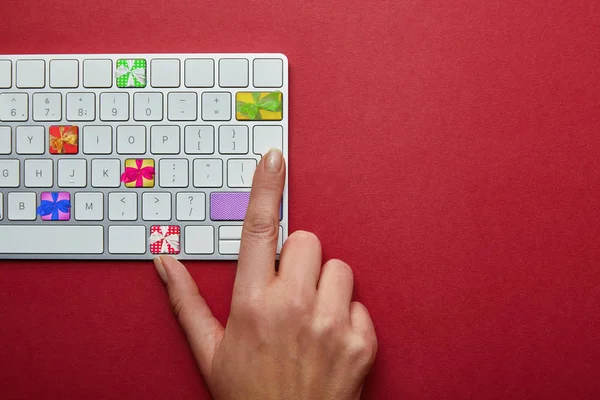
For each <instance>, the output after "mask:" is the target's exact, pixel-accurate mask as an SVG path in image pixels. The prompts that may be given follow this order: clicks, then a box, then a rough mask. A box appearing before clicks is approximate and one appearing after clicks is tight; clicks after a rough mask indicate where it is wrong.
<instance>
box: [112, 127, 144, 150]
mask: <svg viewBox="0 0 600 400" xmlns="http://www.w3.org/2000/svg"><path fill="white" fill-rule="evenodd" d="M145 152H146V127H145V126H143V125H120V126H118V127H117V153H119V154H144V153H145Z"/></svg>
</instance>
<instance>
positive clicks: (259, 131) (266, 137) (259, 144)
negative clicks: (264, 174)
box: [252, 125, 283, 156]
mask: <svg viewBox="0 0 600 400" xmlns="http://www.w3.org/2000/svg"><path fill="white" fill-rule="evenodd" d="M253 131H254V132H253V137H254V140H253V145H252V151H253V152H254V154H260V155H261V156H264V155H265V154H267V152H268V151H269V150H270V149H279V150H281V151H283V127H281V126H278V125H256V126H255V127H254V129H253Z"/></svg>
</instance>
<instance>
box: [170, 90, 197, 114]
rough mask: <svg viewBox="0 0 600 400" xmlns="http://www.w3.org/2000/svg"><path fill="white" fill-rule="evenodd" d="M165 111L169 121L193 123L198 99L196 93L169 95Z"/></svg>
mask: <svg viewBox="0 0 600 400" xmlns="http://www.w3.org/2000/svg"><path fill="white" fill-rule="evenodd" d="M167 109H168V118H169V120H170V121H195V120H196V119H197V118H198V112H197V109H198V97H197V95H196V93H174V92H172V93H169V96H168V105H167Z"/></svg>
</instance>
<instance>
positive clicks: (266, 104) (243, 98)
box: [235, 92, 283, 121]
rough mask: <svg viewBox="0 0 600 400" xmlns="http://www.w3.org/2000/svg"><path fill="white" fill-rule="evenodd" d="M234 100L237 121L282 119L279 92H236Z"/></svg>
mask: <svg viewBox="0 0 600 400" xmlns="http://www.w3.org/2000/svg"><path fill="white" fill-rule="evenodd" d="M235 100H236V101H235V104H236V107H235V108H236V118H237V120H238V121H281V120H282V119H283V95H282V93H281V92H238V93H237V94H236V96H235Z"/></svg>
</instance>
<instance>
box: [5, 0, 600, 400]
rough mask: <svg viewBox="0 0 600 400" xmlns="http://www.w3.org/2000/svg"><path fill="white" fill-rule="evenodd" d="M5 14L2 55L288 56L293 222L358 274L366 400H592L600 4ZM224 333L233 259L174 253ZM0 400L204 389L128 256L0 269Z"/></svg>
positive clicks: (470, 0)
mask: <svg viewBox="0 0 600 400" xmlns="http://www.w3.org/2000/svg"><path fill="white" fill-rule="evenodd" d="M599 7H600V6H599V4H598V2H597V1H592V0H579V1H572V2H566V1H564V0H561V1H557V0H530V1H527V2H524V1H521V0H519V1H517V0H504V1H481V0H445V1H418V0H403V1H363V2H358V1H350V0H346V1H338V0H335V1H322V2H310V1H304V0H294V1H281V2H269V1H253V0H247V1H245V2H219V1H210V2H209V1H203V0H198V1H185V0H178V1H166V0H155V1H142V0H130V1H117V0H105V1H99V2H89V4H84V2H83V1H75V0H64V1H43V0H37V1H35V0H32V1H20V0H19V1H16V0H8V1H7V0H4V1H3V3H2V13H1V15H0V53H3V54H7V53H9V54H10V53H52V52H56V53H60V52H64V53H78V52H80V53H85V52H98V53H101V52H245V51H249V52H260V51H265V52H268V51H276V52H283V53H285V54H286V55H287V56H288V57H289V59H290V68H291V72H290V79H291V97H290V107H291V110H290V113H291V115H290V119H291V138H290V157H289V158H290V159H289V163H290V207H291V209H290V227H291V230H292V231H293V230H297V229H306V230H310V231H314V232H315V233H317V234H318V235H319V237H320V238H321V239H322V242H323V247H324V252H325V257H326V258H332V257H338V258H342V259H344V260H345V261H347V262H348V263H349V264H350V265H351V266H353V267H354V270H355V274H356V294H355V297H356V299H358V300H360V301H362V302H364V303H365V304H366V306H367V307H368V308H369V310H370V311H371V313H372V317H373V319H374V321H375V324H376V328H377V332H378V337H379V344H380V351H379V354H378V358H377V362H376V365H375V366H374V368H373V370H372V373H371V375H370V376H369V379H368V381H367V385H366V388H365V395H364V398H365V399H372V400H383V399H385V400H388V399H389V400H392V399H394V400H395V399H500V398H502V399H507V398H511V399H523V398H544V399H549V398H553V399H554V398H555V399H564V398H570V399H593V398H594V399H597V398H599V397H600V380H599V379H598V377H599V375H600V312H599V306H600V271H599V267H600V207H599V203H598V196H599V195H600V136H599V135H600V86H599V85H600V72H599V71H600V8H599ZM187 265H188V266H189V268H190V269H191V271H192V273H193V275H194V277H195V278H196V280H197V282H198V285H199V287H200V290H201V291H202V293H203V294H204V295H205V297H206V299H207V301H208V303H209V304H210V306H211V307H212V309H213V310H214V312H215V313H216V314H217V315H218V317H219V318H220V319H221V320H222V321H224V320H225V318H226V315H227V312H228V307H229V301H230V294H231V288H232V282H233V278H234V273H235V265H234V264H233V263H226V264H222V263H192V262H189V263H187ZM0 318H1V323H0V397H1V398H3V399H25V398H27V399H42V398H43V399H65V398H68V399H150V398H160V399H182V398H186V399H191V398H199V399H206V398H208V395H207V392H206V389H205V387H204V384H203V382H202V380H201V378H200V375H199V373H198V372H197V370H196V367H195V365H194V362H193V360H192V357H191V355H190V353H189V351H188V348H187V344H186V342H185V340H184V337H183V335H182V333H181V331H180V329H179V327H178V325H177V324H176V321H175V320H174V318H173V316H172V314H171V310H170V307H169V305H168V303H167V296H166V294H165V291H164V288H163V286H162V284H161V283H160V282H159V279H158V277H157V276H156V274H155V272H154V269H153V266H152V265H151V263H147V262H137V263H136V262H114V263H106V262H102V263H101V262H95V263H94V262H88V263H81V262H66V263H63V262H28V263H24V262H4V263H3V265H2V266H1V267H0Z"/></svg>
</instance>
